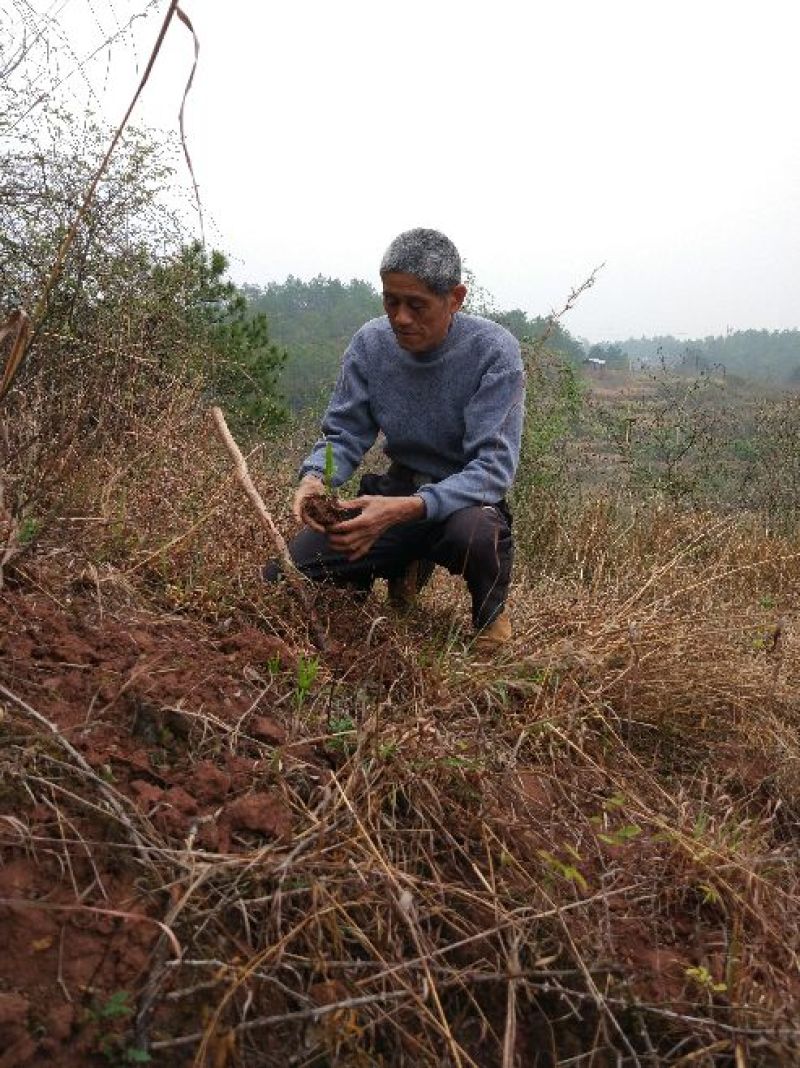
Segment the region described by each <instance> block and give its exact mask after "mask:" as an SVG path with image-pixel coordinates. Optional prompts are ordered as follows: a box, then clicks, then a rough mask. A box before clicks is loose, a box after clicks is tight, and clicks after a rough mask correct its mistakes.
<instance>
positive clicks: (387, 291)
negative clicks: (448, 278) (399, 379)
mask: <svg viewBox="0 0 800 1068" xmlns="http://www.w3.org/2000/svg"><path fill="white" fill-rule="evenodd" d="M466 295H467V288H466V286H463V285H458V286H455V287H454V288H453V289H451V290H450V291H449V292H448V293H445V294H443V295H442V294H439V293H434V292H433V290H432V289H429V288H428V286H427V285H426V284H425V283H424V282H421V281H420V279H419V278H417V277H416V276H415V275H413V274H404V273H402V272H399V271H397V272H395V271H389V272H387V273H386V274H385V275H383V307H384V309H385V310H386V314H387V315H388V316H389V322H390V323H391V326H392V330H393V331H394V336H395V337H396V338H397V344H398V345H399V346H400V348H401V349H405V350H406V352H413V353H423V352H430V350H431V349H435V348H436V346H437V345H441V343H442V342H443V341H444V339H445V338H446V337H447V331H448V330H449V329H450V321H451V319H452V317H453V315H454V313H455V312H457V311H458V309H459V308H460V307H461V305H462V304H463V303H464V297H465V296H466Z"/></svg>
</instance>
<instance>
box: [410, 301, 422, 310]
mask: <svg viewBox="0 0 800 1068" xmlns="http://www.w3.org/2000/svg"><path fill="white" fill-rule="evenodd" d="M408 306H409V308H410V309H411V310H412V311H422V309H423V308H424V307H425V305H424V304H422V303H420V301H418V300H410V301H409V302H408Z"/></svg>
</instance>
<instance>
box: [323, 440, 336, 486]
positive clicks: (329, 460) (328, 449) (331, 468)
mask: <svg viewBox="0 0 800 1068" xmlns="http://www.w3.org/2000/svg"><path fill="white" fill-rule="evenodd" d="M335 470H336V465H335V463H334V459H333V445H331V443H330V442H329V441H327V442H326V443H325V471H324V472H323V481H324V483H325V489H326V490H327V491H328V493H330V494H331V496H333V475H334V472H335Z"/></svg>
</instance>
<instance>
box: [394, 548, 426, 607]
mask: <svg viewBox="0 0 800 1068" xmlns="http://www.w3.org/2000/svg"><path fill="white" fill-rule="evenodd" d="M433 567H434V565H433V564H432V563H431V561H430V560H412V561H411V563H410V564H408V566H407V567H406V568H405V570H404V571H401V572H400V574H399V575H394V576H393V577H392V578H390V579H389V604H390V605H391V606H392V608H397V609H399V610H400V611H405V612H407V611H408V610H409V609H411V608H413V607H414V605H415V604H416V603H417V595H418V593H419V591H420V590H421V589H422V587H423V586H424V585H425V584H426V583H427V581H428V579H429V578H430V577H431V575H432V574H433Z"/></svg>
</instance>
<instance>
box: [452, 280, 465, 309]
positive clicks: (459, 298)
mask: <svg viewBox="0 0 800 1068" xmlns="http://www.w3.org/2000/svg"><path fill="white" fill-rule="evenodd" d="M466 298H467V287H466V286H465V285H464V283H463V282H459V284H458V285H457V286H455V287H454V288H453V289H451V290H450V311H451V312H457V311H458V310H459V309H460V308H461V305H462V304H463V303H464V301H465V300H466Z"/></svg>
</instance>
